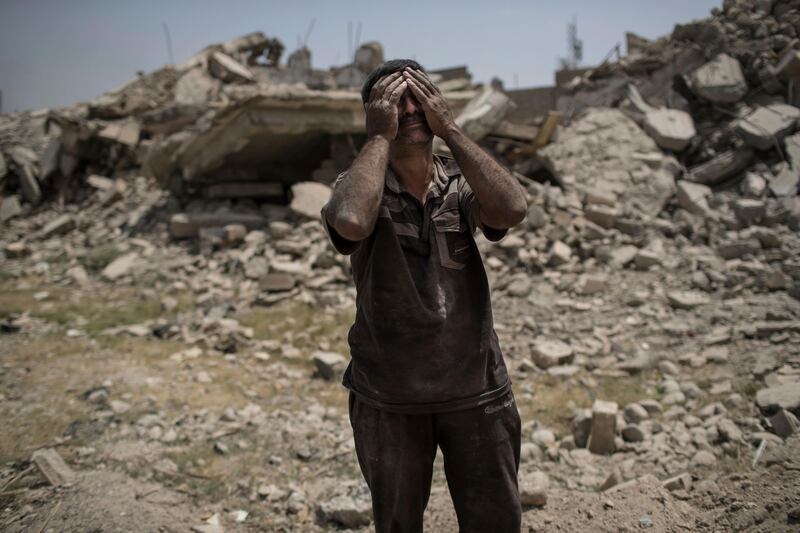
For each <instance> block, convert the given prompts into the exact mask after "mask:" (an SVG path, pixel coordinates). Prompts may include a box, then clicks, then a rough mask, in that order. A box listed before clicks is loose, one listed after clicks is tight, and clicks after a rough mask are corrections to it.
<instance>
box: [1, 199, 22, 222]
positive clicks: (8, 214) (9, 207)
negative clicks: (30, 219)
mask: <svg viewBox="0 0 800 533" xmlns="http://www.w3.org/2000/svg"><path fill="white" fill-rule="evenodd" d="M21 214H22V205H21V204H20V201H19V196H17V195H16V194H12V195H11V196H7V197H5V198H3V200H2V202H0V222H5V221H6V220H11V219H12V218H14V217H16V216H19V215H21Z"/></svg>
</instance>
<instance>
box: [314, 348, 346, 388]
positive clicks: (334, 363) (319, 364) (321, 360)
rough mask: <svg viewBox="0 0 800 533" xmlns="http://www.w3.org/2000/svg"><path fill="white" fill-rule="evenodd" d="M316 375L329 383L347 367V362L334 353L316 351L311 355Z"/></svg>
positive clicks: (341, 356)
mask: <svg viewBox="0 0 800 533" xmlns="http://www.w3.org/2000/svg"><path fill="white" fill-rule="evenodd" d="M311 358H312V359H313V361H314V365H316V368H317V374H318V375H319V376H320V377H321V378H322V379H325V380H328V381H331V380H335V379H337V378H339V377H340V376H341V375H342V374H343V373H344V369H345V367H346V366H347V360H346V359H345V358H344V356H343V355H341V354H338V353H335V352H323V351H317V352H314V353H313V354H311Z"/></svg>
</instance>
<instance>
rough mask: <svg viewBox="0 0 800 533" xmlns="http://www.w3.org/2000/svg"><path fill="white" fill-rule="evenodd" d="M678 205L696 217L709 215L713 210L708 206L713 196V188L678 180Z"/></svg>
mask: <svg viewBox="0 0 800 533" xmlns="http://www.w3.org/2000/svg"><path fill="white" fill-rule="evenodd" d="M677 191H678V194H677V199H678V205H680V206H681V207H682V208H684V209H686V210H687V211H688V212H690V213H693V214H695V215H704V216H705V215H708V214H709V213H710V212H711V209H710V208H709V206H708V198H709V197H710V196H711V188H710V187H708V186H706V185H702V184H699V183H692V182H691V181H686V180H678V183H677Z"/></svg>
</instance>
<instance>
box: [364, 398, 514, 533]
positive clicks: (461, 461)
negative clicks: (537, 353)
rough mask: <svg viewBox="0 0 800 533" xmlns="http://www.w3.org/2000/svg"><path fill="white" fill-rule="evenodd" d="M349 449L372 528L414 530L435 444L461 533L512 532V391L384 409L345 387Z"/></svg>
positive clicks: (424, 497)
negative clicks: (474, 402) (450, 403)
mask: <svg viewBox="0 0 800 533" xmlns="http://www.w3.org/2000/svg"><path fill="white" fill-rule="evenodd" d="M350 423H351V425H352V427H353V437H354V439H355V444H356V455H357V456H358V462H359V465H360V467H361V472H362V473H363V474H364V479H366V481H367V485H368V486H369V488H370V492H371V493H372V510H373V518H374V520H375V530H376V531H377V532H378V533H389V532H391V533H404V532H409V533H410V532H415V533H417V532H421V531H422V530H423V529H422V517H423V513H424V511H425V507H426V505H427V503H428V497H429V496H430V492H431V479H432V475H433V461H434V459H435V458H436V448H437V446H439V447H441V449H442V454H443V456H444V470H445V475H446V476H447V486H448V488H449V489H450V496H451V498H452V499H453V506H454V507H455V510H456V516H457V517H458V527H459V531H461V532H462V533H478V532H480V533H484V532H487V531H492V532H497V533H511V532H514V533H519V531H520V521H521V513H522V511H521V508H520V501H519V489H518V486H517V471H518V470H519V456H520V418H519V412H518V411H517V406H516V405H515V403H514V396H513V394H512V393H510V392H509V393H507V394H506V395H504V396H502V397H501V398H498V399H496V400H494V401H492V402H490V403H488V404H485V405H482V406H479V407H474V408H472V409H466V410H462V411H455V412H450V413H438V414H405V413H390V412H387V411H383V410H380V409H375V408H374V407H372V406H370V405H367V404H365V403H362V402H361V401H360V400H359V399H358V397H357V396H356V395H355V394H353V393H352V392H351V393H350Z"/></svg>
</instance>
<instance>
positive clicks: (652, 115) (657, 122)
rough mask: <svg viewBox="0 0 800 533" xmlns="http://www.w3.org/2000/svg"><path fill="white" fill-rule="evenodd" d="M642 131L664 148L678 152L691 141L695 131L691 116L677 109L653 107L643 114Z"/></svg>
mask: <svg viewBox="0 0 800 533" xmlns="http://www.w3.org/2000/svg"><path fill="white" fill-rule="evenodd" d="M644 131H646V132H647V134H648V135H649V136H650V137H652V138H653V140H654V141H655V142H656V144H657V145H659V146H660V147H661V148H664V149H665V150H672V151H675V152H680V151H681V150H683V149H684V148H686V147H687V146H689V143H690V142H691V141H692V139H693V138H694V136H695V135H696V134H697V131H696V130H695V129H694V120H692V116H691V115H690V114H689V113H687V112H685V111H680V110H677V109H666V108H661V109H653V110H651V111H648V112H647V113H646V114H645V116H644Z"/></svg>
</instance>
